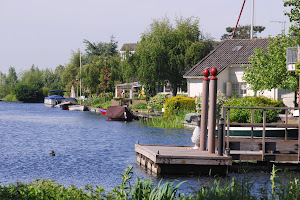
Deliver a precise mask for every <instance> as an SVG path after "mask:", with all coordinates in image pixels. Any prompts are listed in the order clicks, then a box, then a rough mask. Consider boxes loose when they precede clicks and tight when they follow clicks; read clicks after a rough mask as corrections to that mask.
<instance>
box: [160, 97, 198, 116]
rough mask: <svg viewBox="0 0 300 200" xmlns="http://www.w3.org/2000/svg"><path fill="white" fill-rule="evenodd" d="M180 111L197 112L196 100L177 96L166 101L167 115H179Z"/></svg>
mask: <svg viewBox="0 0 300 200" xmlns="http://www.w3.org/2000/svg"><path fill="white" fill-rule="evenodd" d="M179 110H193V111H195V110H196V105H195V98H190V97H182V96H176V97H172V98H168V99H167V100H166V107H165V115H172V114H177V113H178V111H179Z"/></svg>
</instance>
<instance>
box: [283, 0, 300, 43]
mask: <svg viewBox="0 0 300 200" xmlns="http://www.w3.org/2000/svg"><path fill="white" fill-rule="evenodd" d="M284 7H290V12H286V13H285V15H287V16H288V17H289V19H290V22H294V24H293V25H292V26H291V27H290V31H291V33H292V34H293V35H294V36H296V38H297V42H298V44H300V1H299V0H289V1H285V2H284Z"/></svg>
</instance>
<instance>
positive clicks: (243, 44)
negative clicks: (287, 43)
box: [183, 38, 269, 78]
mask: <svg viewBox="0 0 300 200" xmlns="http://www.w3.org/2000/svg"><path fill="white" fill-rule="evenodd" d="M268 45H269V40H268V39H267V38H264V39H261V38H257V39H252V40H250V39H231V40H224V41H223V42H221V43H220V44H219V45H218V46H217V47H216V48H215V49H214V50H213V51H211V52H210V53H209V54H208V55H207V56H206V57H205V58H203V59H202V60H201V61H200V62H198V63H197V64H196V65H194V66H193V67H192V68H191V69H190V70H188V71H187V72H186V73H185V74H184V76H183V77H184V78H189V77H196V76H203V71H204V69H206V68H209V69H211V68H212V67H216V68H217V70H218V73H220V72H222V71H223V70H224V69H226V68H227V67H229V66H232V65H247V64H250V63H249V57H250V56H252V55H253V54H254V49H256V48H263V49H264V51H265V52H267V51H268Z"/></svg>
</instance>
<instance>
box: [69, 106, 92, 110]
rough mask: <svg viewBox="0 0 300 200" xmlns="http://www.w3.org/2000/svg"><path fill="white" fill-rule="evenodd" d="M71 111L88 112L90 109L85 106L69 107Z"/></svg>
mask: <svg viewBox="0 0 300 200" xmlns="http://www.w3.org/2000/svg"><path fill="white" fill-rule="evenodd" d="M69 110H70V111H88V110H89V109H88V107H87V106H85V105H69Z"/></svg>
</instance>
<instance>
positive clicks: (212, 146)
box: [207, 67, 218, 153]
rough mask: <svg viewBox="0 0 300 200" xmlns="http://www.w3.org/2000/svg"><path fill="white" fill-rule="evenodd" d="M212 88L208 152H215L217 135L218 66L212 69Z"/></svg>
mask: <svg viewBox="0 0 300 200" xmlns="http://www.w3.org/2000/svg"><path fill="white" fill-rule="evenodd" d="M210 73H211V75H212V77H211V78H210V84H211V85H210V88H209V120H208V141H207V142H208V153H215V135H216V114H217V113H216V111H217V107H216V103H217V83H218V78H217V77H216V76H217V74H218V72H217V68H215V67H213V68H212V69H211V72H210Z"/></svg>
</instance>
